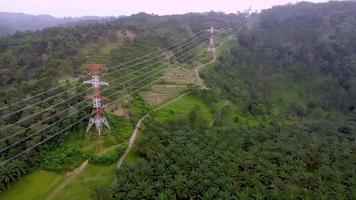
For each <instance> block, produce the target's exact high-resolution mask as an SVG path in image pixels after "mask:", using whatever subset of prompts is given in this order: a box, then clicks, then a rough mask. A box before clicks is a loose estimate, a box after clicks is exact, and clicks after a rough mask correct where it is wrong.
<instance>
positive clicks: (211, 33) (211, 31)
mask: <svg viewBox="0 0 356 200" xmlns="http://www.w3.org/2000/svg"><path fill="white" fill-rule="evenodd" d="M208 52H211V53H215V45H214V26H213V24H212V23H211V24H210V28H209V46H208Z"/></svg>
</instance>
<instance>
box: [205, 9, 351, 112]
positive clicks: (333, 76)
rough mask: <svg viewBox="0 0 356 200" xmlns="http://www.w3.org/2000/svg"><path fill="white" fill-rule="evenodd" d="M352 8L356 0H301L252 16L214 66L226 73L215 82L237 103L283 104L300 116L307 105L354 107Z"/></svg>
mask: <svg viewBox="0 0 356 200" xmlns="http://www.w3.org/2000/svg"><path fill="white" fill-rule="evenodd" d="M355 10H356V2H329V3H323V4H312V3H299V4H297V5H288V6H278V7H274V8H273V9H269V10H266V11H263V12H262V13H261V14H258V15H254V16H251V19H250V22H249V25H248V28H246V29H243V30H242V31H240V32H239V33H238V37H239V43H238V45H237V46H236V47H235V48H233V49H232V50H231V54H230V55H226V56H225V58H223V59H222V63H221V65H220V66H219V67H216V71H217V72H218V74H221V76H222V77H225V76H228V77H230V79H226V78H221V79H220V78H218V80H217V81H216V82H214V83H213V84H216V85H219V86H220V87H222V88H224V90H225V91H226V92H227V93H229V95H233V96H234V97H235V100H236V101H237V102H238V103H239V104H242V105H245V104H246V103H247V102H254V103H257V104H258V103H262V104H264V105H265V106H267V108H268V110H269V111H271V109H272V107H273V106H279V107H280V106H285V107H286V108H287V109H288V111H290V112H292V113H294V114H295V115H296V116H299V117H304V116H305V115H306V114H308V113H309V111H310V108H313V109H314V108H320V109H323V110H335V109H336V110H341V111H345V112H350V111H353V109H354V107H355V103H356V102H355V95H356V93H355V92H356V90H355V88H356V85H355V83H356V82H355V81H356V79H355V75H356V34H355V30H356V12H355ZM210 75H211V76H214V75H212V74H210ZM208 76H209V75H208ZM223 82H225V83H223ZM231 82H235V83H236V84H233V85H231ZM247 106H248V105H247ZM250 106H251V105H250ZM313 109H312V110H313Z"/></svg>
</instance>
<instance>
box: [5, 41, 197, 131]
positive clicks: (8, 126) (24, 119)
mask: <svg viewBox="0 0 356 200" xmlns="http://www.w3.org/2000/svg"><path fill="white" fill-rule="evenodd" d="M197 42H199V41H196V42H194V43H193V44H195V43H197ZM193 44H191V45H190V46H188V47H186V48H190V47H191V46H192V45H193ZM184 49H185V48H184ZM157 63H159V61H158V62H155V63H153V64H151V65H149V66H146V67H144V68H143V69H146V68H148V67H151V66H154V65H155V64H157ZM143 69H139V70H137V71H134V72H131V73H129V74H126V75H125V76H128V75H131V74H134V73H137V72H139V71H141V70H143ZM125 76H124V77H125ZM121 78H123V77H119V78H117V79H114V80H111V81H109V83H111V82H113V81H115V80H118V79H121ZM87 91H89V89H87V90H85V91H84V92H81V93H79V94H77V95H75V96H72V97H70V98H69V99H66V100H64V101H61V102H58V103H56V104H54V105H52V106H50V107H48V108H45V109H43V110H41V111H39V112H36V113H34V114H31V115H30V116H27V117H25V118H23V119H21V120H19V121H17V122H15V123H13V124H9V125H7V126H4V127H2V128H0V131H2V130H4V129H7V128H10V127H12V126H14V125H16V124H19V123H21V122H24V121H26V120H28V119H31V118H32V117H35V116H37V115H39V114H41V113H44V112H45V111H48V110H49V109H51V108H54V107H56V106H58V105H61V104H63V103H65V102H67V101H69V100H72V99H74V98H76V97H79V96H80V95H83V94H85V93H86V92H87ZM104 91H106V90H104Z"/></svg>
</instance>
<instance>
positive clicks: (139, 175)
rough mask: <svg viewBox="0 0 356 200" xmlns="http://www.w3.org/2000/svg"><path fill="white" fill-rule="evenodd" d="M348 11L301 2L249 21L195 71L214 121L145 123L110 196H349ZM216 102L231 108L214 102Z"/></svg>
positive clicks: (351, 66)
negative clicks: (215, 58)
mask: <svg viewBox="0 0 356 200" xmlns="http://www.w3.org/2000/svg"><path fill="white" fill-rule="evenodd" d="M355 10H356V3H355V2H328V3H322V4H312V3H305V2H303V3H298V4H296V5H287V6H278V7H274V8H272V9H269V10H265V11H263V12H261V13H259V14H252V15H249V20H248V23H247V24H246V28H244V29H240V30H237V31H236V35H237V38H238V42H236V43H235V44H234V46H233V47H232V48H231V49H230V50H229V52H228V53H226V54H224V55H223V56H222V57H221V58H220V59H219V64H217V65H214V66H211V67H210V68H208V69H207V70H205V71H204V72H203V73H204V74H203V78H204V79H205V81H206V83H207V84H208V87H209V88H211V89H210V91H206V92H205V93H206V94H205V95H207V94H209V93H210V95H207V96H209V97H210V98H207V96H204V97H203V99H204V100H205V101H208V102H209V104H211V105H212V107H215V109H216V111H215V113H216V115H215V120H214V123H208V122H207V121H206V119H201V117H202V116H203V115H202V113H199V109H193V110H192V111H191V114H189V116H188V117H187V118H185V119H182V118H179V117H178V118H177V119H173V120H172V121H167V122H163V123H162V122H155V119H154V118H153V119H151V120H150V121H148V122H147V123H146V126H145V128H144V129H143V130H142V132H143V133H142V138H141V140H140V142H139V144H138V146H137V148H136V153H137V154H138V155H139V159H137V160H136V161H135V162H129V163H127V164H126V165H124V167H123V168H122V169H121V170H119V171H118V172H117V182H116V185H115V187H114V188H113V191H112V192H113V193H114V199H137V198H143V199H355V198H356V196H355V195H356V191H355V184H356V182H355V180H356V171H355V169H356V166H355V163H356V157H355V152H356V149H355V139H356V138H355V136H356V135H355V130H356V124H355V121H356V120H355V110H354V107H355V101H354V100H355V98H354V97H355V93H354V91H355V84H354V82H355V80H354V79H355V78H354V77H355V73H356V34H355V30H356V12H355ZM214 96H215V98H213V97H214ZM197 98H201V97H199V95H198V97H197ZM223 98H227V99H229V100H230V101H232V102H233V103H234V106H236V107H237V108H232V107H231V106H230V105H228V104H226V105H225V106H223V109H221V108H219V106H216V105H218V100H219V99H220V100H221V99H223ZM217 99H218V100H217ZM236 109H237V110H239V112H241V113H243V114H242V115H240V116H236V117H233V118H232V119H229V118H231V116H232V115H231V114H230V113H231V112H234V110H236ZM243 116H249V119H250V120H252V119H254V121H255V123H254V124H253V126H251V124H250V123H246V122H247V121H246V120H245V119H243ZM157 123H158V124H157Z"/></svg>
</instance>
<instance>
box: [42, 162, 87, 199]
mask: <svg viewBox="0 0 356 200" xmlns="http://www.w3.org/2000/svg"><path fill="white" fill-rule="evenodd" d="M88 163H89V160H86V161H84V162H83V163H82V164H81V165H80V166H79V167H78V168H76V169H74V170H73V171H72V172H68V173H67V174H66V176H67V177H68V178H67V179H65V181H64V182H62V183H61V184H60V185H59V186H58V187H56V189H55V190H53V191H52V192H51V193H49V194H48V196H47V198H46V200H50V199H53V198H54V197H55V196H56V195H57V194H58V193H59V192H60V191H61V190H62V189H63V188H64V187H65V186H67V185H68V184H69V183H70V182H71V181H72V180H73V179H74V178H75V177H76V176H77V175H78V174H80V173H81V172H82V171H83V170H84V169H85V168H86V167H87V166H88Z"/></svg>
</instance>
